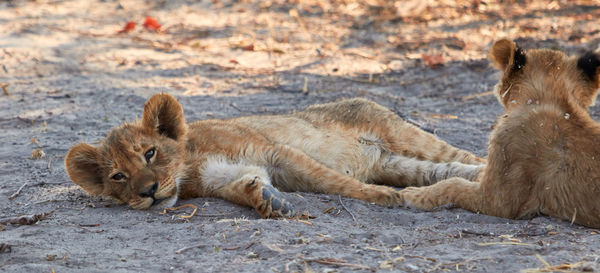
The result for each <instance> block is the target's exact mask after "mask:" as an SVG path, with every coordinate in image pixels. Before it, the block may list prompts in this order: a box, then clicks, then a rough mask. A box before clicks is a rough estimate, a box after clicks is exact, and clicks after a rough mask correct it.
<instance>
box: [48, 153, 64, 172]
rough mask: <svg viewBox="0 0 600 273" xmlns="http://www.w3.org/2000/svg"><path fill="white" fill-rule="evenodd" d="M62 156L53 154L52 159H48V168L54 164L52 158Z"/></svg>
mask: <svg viewBox="0 0 600 273" xmlns="http://www.w3.org/2000/svg"><path fill="white" fill-rule="evenodd" d="M61 157H63V156H61V155H53V156H51V157H50V160H48V167H46V170H50V166H51V165H52V160H53V159H55V158H61Z"/></svg>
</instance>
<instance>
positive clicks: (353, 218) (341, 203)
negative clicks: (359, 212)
mask: <svg viewBox="0 0 600 273" xmlns="http://www.w3.org/2000/svg"><path fill="white" fill-rule="evenodd" d="M338 199H339V200H340V205H342V208H344V209H345V210H346V211H347V212H348V213H350V216H352V220H354V222H356V217H354V214H353V213H352V212H351V211H350V210H349V209H348V208H347V207H346V206H344V203H343V202H342V196H341V195H338Z"/></svg>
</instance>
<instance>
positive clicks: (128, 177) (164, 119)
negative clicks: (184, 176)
mask: <svg viewBox="0 0 600 273" xmlns="http://www.w3.org/2000/svg"><path fill="white" fill-rule="evenodd" d="M186 131H187V126H186V124H185V119H184V117H183V109H182V108H181V105H180V104H179V102H177V100H176V99H175V98H174V97H172V96H171V95H168V94H158V95H154V96H153V97H151V98H150V99H149V100H148V101H147V102H146V104H145V105H144V113H143V117H142V120H141V122H135V123H125V124H123V125H121V126H119V127H117V128H114V129H112V130H111V131H110V132H109V133H108V134H107V136H106V138H105V139H103V140H102V141H101V142H100V144H99V145H97V146H92V145H89V144H86V143H80V144H77V145H75V146H73V147H72V148H71V149H70V150H69V152H68V154H67V156H66V158H65V166H66V170H67V173H68V175H69V177H70V178H71V180H73V182H75V184H77V185H79V186H81V187H82V188H83V189H84V190H85V191H87V192H88V193H90V194H92V195H100V194H102V195H105V196H110V197H113V198H114V199H116V200H118V201H121V202H124V203H127V204H129V205H130V206H131V207H132V208H135V209H147V208H150V207H157V208H164V207H170V206H172V205H174V204H175V202H176V201H177V195H178V191H179V189H178V188H179V185H178V184H179V182H178V177H179V176H180V175H181V168H182V165H183V160H184V154H185V145H186V138H187V137H186Z"/></svg>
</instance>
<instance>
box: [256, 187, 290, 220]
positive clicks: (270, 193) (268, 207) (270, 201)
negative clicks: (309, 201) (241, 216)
mask: <svg viewBox="0 0 600 273" xmlns="http://www.w3.org/2000/svg"><path fill="white" fill-rule="evenodd" d="M261 197H262V199H261V201H260V203H259V205H258V206H257V207H256V211H258V213H260V215H261V216H262V217H263V218H269V217H284V216H291V215H292V214H293V208H292V204H290V203H289V202H288V201H287V200H285V198H284V196H283V194H282V193H281V192H280V191H279V190H277V189H276V188H274V187H273V186H271V185H269V184H263V187H262V195H261Z"/></svg>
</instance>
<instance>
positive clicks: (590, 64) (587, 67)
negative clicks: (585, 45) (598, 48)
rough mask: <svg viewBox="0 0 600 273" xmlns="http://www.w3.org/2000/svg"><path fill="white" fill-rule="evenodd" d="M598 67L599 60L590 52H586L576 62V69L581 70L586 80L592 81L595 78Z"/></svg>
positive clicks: (599, 64) (596, 55)
mask: <svg viewBox="0 0 600 273" xmlns="http://www.w3.org/2000/svg"><path fill="white" fill-rule="evenodd" d="M598 66H600V58H599V57H598V54H595V53H594V52H592V51H588V52H586V53H585V54H583V55H582V56H581V57H579V60H577V68H579V69H581V71H583V73H584V74H585V75H586V76H587V77H588V79H590V80H592V81H593V80H594V79H595V78H596V71H597V70H598Z"/></svg>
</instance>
